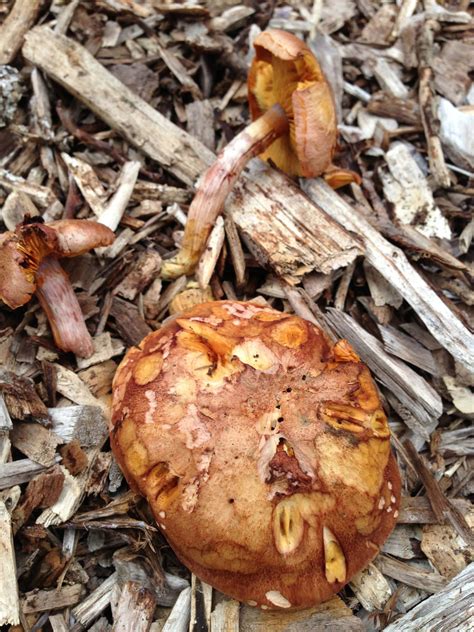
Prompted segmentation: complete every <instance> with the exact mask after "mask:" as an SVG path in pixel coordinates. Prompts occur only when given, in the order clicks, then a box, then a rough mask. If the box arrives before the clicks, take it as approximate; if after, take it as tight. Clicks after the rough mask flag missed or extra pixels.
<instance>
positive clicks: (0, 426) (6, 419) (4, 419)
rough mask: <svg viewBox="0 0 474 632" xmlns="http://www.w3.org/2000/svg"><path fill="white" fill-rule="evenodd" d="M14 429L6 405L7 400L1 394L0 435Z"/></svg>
mask: <svg viewBox="0 0 474 632" xmlns="http://www.w3.org/2000/svg"><path fill="white" fill-rule="evenodd" d="M12 428H13V422H12V419H11V417H10V413H9V412H8V408H7V406H6V404H5V399H4V397H3V395H2V394H1V393H0V433H4V432H5V431H6V432H8V431H10V430H11V429H12Z"/></svg>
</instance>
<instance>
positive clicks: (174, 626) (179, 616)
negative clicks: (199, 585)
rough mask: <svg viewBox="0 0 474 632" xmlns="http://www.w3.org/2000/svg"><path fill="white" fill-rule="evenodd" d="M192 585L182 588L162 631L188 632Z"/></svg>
mask: <svg viewBox="0 0 474 632" xmlns="http://www.w3.org/2000/svg"><path fill="white" fill-rule="evenodd" d="M190 612H191V586H189V587H188V588H185V589H184V590H182V591H181V592H180V594H179V597H178V599H177V600H176V603H175V604H174V606H173V609H172V610H171V612H170V615H169V617H168V619H167V620H166V623H165V625H164V626H163V629H162V631H161V632H188V625H189V619H190Z"/></svg>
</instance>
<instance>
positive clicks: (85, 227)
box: [0, 218, 115, 309]
mask: <svg viewBox="0 0 474 632" xmlns="http://www.w3.org/2000/svg"><path fill="white" fill-rule="evenodd" d="M114 239H115V235H114V233H113V232H112V231H111V230H110V228H107V226H103V225H102V224H99V223H98V222H91V221H88V220H84V219H69V220H58V221H56V222H51V223H50V224H44V223H42V222H41V221H38V219H37V218H33V219H30V220H27V221H25V222H23V223H22V224H19V225H18V226H17V227H16V229H15V230H14V231H9V232H6V233H3V234H2V235H0V299H1V300H2V301H3V302H4V303H6V304H7V305H8V306H9V307H11V308H12V309H16V308H17V307H21V305H24V304H25V303H27V302H28V301H29V300H30V299H31V297H32V295H33V294H34V292H35V290H36V273H37V270H38V267H39V265H40V263H41V261H42V260H43V259H44V257H47V256H48V255H53V256H54V257H56V258H58V259H60V258H62V257H76V256H78V255H82V254H84V253H85V252H88V251H89V250H92V249H93V248H99V247H100V246H108V245H110V244H111V243H112V242H113V241H114Z"/></svg>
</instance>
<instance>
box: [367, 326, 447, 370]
mask: <svg viewBox="0 0 474 632" xmlns="http://www.w3.org/2000/svg"><path fill="white" fill-rule="evenodd" d="M378 328H379V331H380V333H381V334H382V338H383V344H384V347H385V349H386V351H387V352H388V353H391V354H392V355H394V356H397V358H401V359H402V360H405V361H406V362H408V363H409V364H412V365H413V366H417V367H418V368H420V369H422V370H423V371H426V372H427V373H431V375H439V368H438V365H437V364H436V361H435V359H434V357H433V354H432V353H431V351H428V349H426V347H424V346H423V345H421V344H420V343H419V342H417V341H416V340H415V339H414V338H412V337H411V336H408V335H407V334H404V333H402V332H400V331H399V330H398V329H395V327H391V326H390V325H386V326H385V327H383V326H382V325H379V326H378Z"/></svg>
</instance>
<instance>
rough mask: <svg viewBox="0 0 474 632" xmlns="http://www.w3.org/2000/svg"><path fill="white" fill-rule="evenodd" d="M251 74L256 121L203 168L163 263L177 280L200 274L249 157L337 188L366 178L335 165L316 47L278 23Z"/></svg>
mask: <svg viewBox="0 0 474 632" xmlns="http://www.w3.org/2000/svg"><path fill="white" fill-rule="evenodd" d="M254 46H255V58H254V60H253V62H252V66H251V68H250V72H249V77H248V97H249V106H250V113H251V116H252V119H253V121H254V122H253V123H251V124H250V125H248V126H247V127H246V128H245V129H244V130H243V131H242V132H240V133H239V134H237V136H235V138H234V139H233V140H232V141H231V142H230V143H229V144H228V145H227V146H226V147H225V148H224V150H223V151H222V152H221V153H220V154H219V156H218V157H217V159H216V161H215V162H214V164H213V165H211V167H210V168H209V169H208V170H207V171H206V172H205V173H204V175H203V177H202V181H201V183H200V184H199V186H198V188H197V191H196V196H195V197H194V199H193V201H192V203H191V206H190V207H189V212H188V222H187V224H186V228H185V231H184V236H183V242H182V245H181V250H180V252H179V253H178V255H177V256H176V257H173V258H172V259H169V260H168V261H165V262H164V263H163V266H162V268H161V275H162V277H163V278H167V279H173V278H176V277H178V276H181V275H182V274H189V273H191V272H193V270H194V268H195V266H196V264H197V262H198V260H199V256H200V255H201V253H202V251H203V250H204V247H205V244H206V240H207V238H208V236H209V233H210V231H211V228H212V226H213V224H214V221H215V219H216V217H217V216H218V215H219V213H221V211H222V209H223V206H224V202H225V199H226V197H227V195H228V194H229V192H230V191H231V189H232V186H233V184H234V182H235V180H236V179H237V177H238V176H239V174H240V173H241V171H242V169H243V168H244V167H245V165H246V163H247V162H248V160H250V158H253V157H254V156H257V155H258V154H260V155H261V157H262V158H264V159H270V160H271V161H272V162H273V163H274V164H275V165H276V166H277V167H278V168H280V169H281V170H283V171H285V172H286V173H287V174H288V175H291V176H304V177H311V178H313V177H316V176H319V175H321V174H325V177H326V178H327V180H328V182H329V184H331V186H334V187H337V186H342V185H344V184H347V183H349V182H352V181H359V180H360V179H359V176H358V175H357V174H355V173H353V172H352V171H347V170H344V169H338V168H337V167H335V166H334V165H333V164H332V158H333V155H334V152H335V150H336V142H337V121H336V112H335V108H334V100H333V95H332V92H331V88H330V86H329V84H328V82H327V80H326V78H325V77H324V75H323V73H322V70H321V68H320V66H319V64H318V61H317V60H316V58H315V56H314V55H313V53H312V52H311V50H310V49H309V48H308V46H306V44H305V43H304V42H303V41H301V40H300V39H298V38H297V37H296V36H295V35H292V34H291V33H287V32H285V31H281V30H278V29H271V30H268V31H264V32H263V33H261V34H260V35H259V36H258V37H257V38H256V39H255V42H254Z"/></svg>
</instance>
